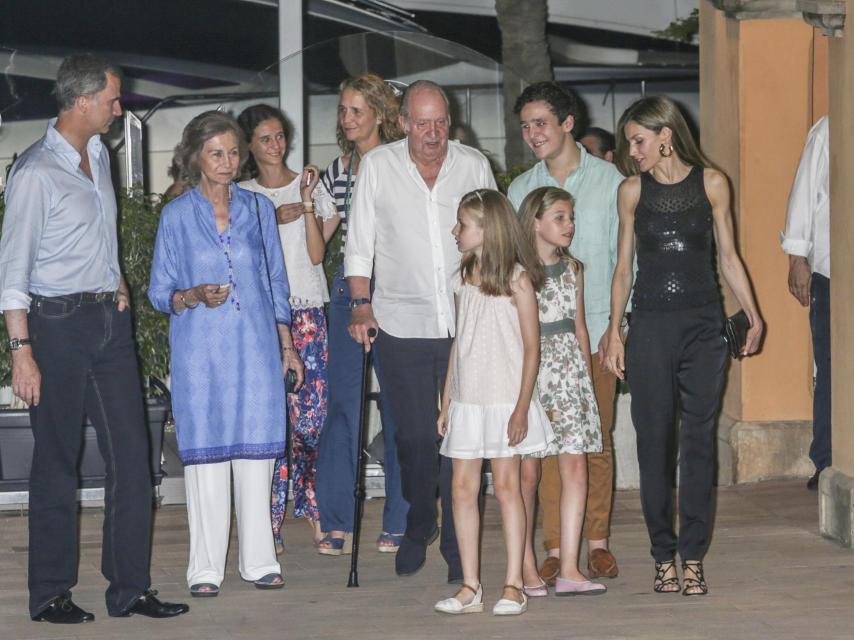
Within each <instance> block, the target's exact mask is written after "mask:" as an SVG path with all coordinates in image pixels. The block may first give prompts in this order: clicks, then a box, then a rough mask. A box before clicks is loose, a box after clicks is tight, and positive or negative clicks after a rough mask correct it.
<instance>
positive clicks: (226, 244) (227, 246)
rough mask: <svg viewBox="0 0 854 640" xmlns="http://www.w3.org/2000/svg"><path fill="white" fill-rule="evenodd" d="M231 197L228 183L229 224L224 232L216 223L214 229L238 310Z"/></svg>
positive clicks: (231, 297)
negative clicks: (232, 258)
mask: <svg viewBox="0 0 854 640" xmlns="http://www.w3.org/2000/svg"><path fill="white" fill-rule="evenodd" d="M231 197H232V189H231V185H230V184H229V185H228V205H229V206H228V225H227V226H226V227H225V229H223V230H222V233H220V232H219V231H216V224H214V231H216V235H217V237H218V238H219V246H220V248H221V249H222V252H223V254H224V255H225V262H226V265H227V266H228V287H229V296H228V297H229V299H230V300H231V306H233V307H234V308H235V310H236V311H240V301H239V300H238V298H237V280H235V278H234V263H233V262H232V260H231V253H232V246H231ZM193 208H194V209H195V208H196V203H195V201H194V202H193Z"/></svg>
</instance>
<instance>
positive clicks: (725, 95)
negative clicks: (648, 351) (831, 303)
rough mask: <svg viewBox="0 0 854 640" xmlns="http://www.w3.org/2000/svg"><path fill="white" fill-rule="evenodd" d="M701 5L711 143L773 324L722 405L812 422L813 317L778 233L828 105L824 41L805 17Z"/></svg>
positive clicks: (754, 415) (740, 366)
mask: <svg viewBox="0 0 854 640" xmlns="http://www.w3.org/2000/svg"><path fill="white" fill-rule="evenodd" d="M700 7H701V18H700V24H701V29H702V31H701V38H700V42H701V45H700V58H701V65H700V86H701V90H700V98H701V99H700V105H701V126H702V132H703V134H702V135H703V145H704V147H705V149H706V150H707V151H708V152H709V154H710V155H711V157H712V159H713V160H715V161H716V162H718V163H719V164H720V165H721V166H722V167H723V168H724V169H725V170H726V171H727V173H728V174H729V175H730V177H731V179H732V181H733V187H734V189H735V197H734V205H735V210H734V215H735V223H736V234H737V241H738V246H739V249H740V252H741V256H742V259H743V260H744V263H745V266H746V267H747V270H748V273H749V275H750V278H751V280H752V282H753V286H754V290H755V293H756V296H757V301H758V303H759V307H760V310H761V312H762V315H763V317H764V319H765V322H766V325H767V333H766V338H765V342H764V346H763V350H762V353H761V354H760V355H759V356H756V357H753V358H750V359H748V360H745V361H744V362H742V363H733V366H732V367H731V369H730V378H729V382H728V386H727V391H726V395H725V398H724V411H725V412H726V413H727V414H729V415H730V416H732V417H733V418H735V419H738V420H744V421H769V420H809V419H811V415H812V398H811V394H810V385H811V377H812V354H811V352H810V338H809V335H810V334H809V324H808V318H807V312H806V310H805V309H803V308H802V307H800V305H798V303H797V302H796V301H795V300H794V298H792V297H791V295H790V294H789V293H788V289H787V285H786V276H787V272H788V261H787V258H786V256H785V255H784V254H783V253H782V251H781V249H780V238H779V233H780V231H781V230H782V229H783V227H784V225H785V217H786V202H787V199H788V194H789V189H790V187H791V183H792V179H793V177H794V174H795V169H796V167H797V163H798V159H799V158H800V153H801V150H802V148H803V143H804V140H805V138H806V134H807V131H808V130H809V128H810V126H811V125H812V122H813V121H814V119H816V118H817V117H819V116H820V115H822V114H821V113H816V112H818V111H821V110H823V109H826V104H827V98H826V80H824V81H822V78H826V69H827V64H826V49H822V44H819V45H818V46H817V47H816V46H814V45H815V43H816V42H817V40H816V39H815V38H814V34H813V29H812V28H811V27H809V26H808V25H806V24H805V23H804V22H803V21H802V20H795V19H787V20H748V21H742V22H738V21H735V20H731V19H727V18H725V17H724V15H723V14H722V13H721V12H718V11H715V10H714V9H712V8H711V7H710V5H709V4H708V3H705V2H703V3H701V4H700ZM822 56H823V57H824V60H825V62H824V63H823V65H824V69H823V70H821V69H819V66H820V65H821V64H822V63H821V59H822ZM814 59H816V60H818V64H817V65H815V66H814V65H813V63H812V61H813V60H814ZM814 70H815V72H814ZM822 86H824V87H825V88H824V89H822ZM725 295H726V306H727V310H728V312H732V311H734V310H735V309H737V308H738V303H737V302H736V301H735V298H734V296H732V294H731V292H729V291H727V290H726V287H725Z"/></svg>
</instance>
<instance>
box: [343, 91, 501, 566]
mask: <svg viewBox="0 0 854 640" xmlns="http://www.w3.org/2000/svg"><path fill="white" fill-rule="evenodd" d="M450 123H451V119H450V114H449V111H448V99H447V96H446V95H445V93H444V92H443V91H442V89H441V88H440V87H439V86H438V85H436V84H434V83H432V82H429V81H424V80H421V81H417V82H414V83H413V84H412V85H410V87H409V88H408V89H407V91H406V95H405V96H404V98H403V104H402V107H401V116H400V124H401V127H402V128H403V130H404V132H405V133H406V138H404V139H403V140H400V141H398V142H393V143H391V144H387V145H383V146H380V147H377V148H376V149H374V150H373V151H371V152H370V153H368V154H367V155H366V156H365V157H364V158H363V159H362V165H361V167H360V168H359V177H358V179H357V181H356V187H355V191H354V195H353V205H352V207H353V211H352V214H351V220H350V227H349V230H348V237H347V248H346V253H345V257H344V272H345V275H346V277H347V281H348V284H349V285H350V292H351V296H352V302H351V306H352V309H353V311H352V317H351V320H350V334H351V335H352V336H353V338H354V339H355V340H356V341H358V342H360V343H362V344H364V345H365V349H370V345H371V340H370V339H369V337H368V330H369V329H371V328H376V329H378V330H379V335H378V336H377V338H376V341H375V344H374V346H375V347H376V350H375V357H376V358H377V360H378V361H379V362H380V364H381V366H380V372H381V374H380V376H381V377H380V387H381V389H382V393H384V394H388V395H387V398H388V400H389V407H390V411H391V412H392V418H393V420H394V421H395V423H396V424H397V425H398V432H397V447H398V457H399V461H400V471H401V484H402V489H403V497H404V498H405V499H406V500H407V501H408V502H409V513H408V514H407V519H406V535H405V536H404V539H403V540H402V542H401V545H400V549H399V550H398V552H397V558H396V562H395V570H396V571H397V573H398V575H410V574H413V573H415V572H416V571H418V570H419V569H420V568H421V567H422V566H423V564H424V559H425V557H426V552H427V545H428V544H430V542H432V541H433V540H434V539H435V537H436V535H437V528H436V487H437V483H438V484H439V493H440V496H441V498H442V539H441V544H440V549H441V551H442V555H443V556H444V558H445V561H446V562H447V563H448V581H449V582H458V581H460V580H462V570H461V568H460V561H459V552H458V550H457V542H456V536H455V535H454V528H453V518H452V516H451V482H450V480H451V465H450V461H449V460H447V459H444V458H441V457H440V456H439V446H438V436H437V434H436V418H437V415H438V406H439V403H438V400H439V393H440V390H441V389H442V388H443V386H444V382H445V374H446V371H447V367H448V354H449V351H450V347H451V340H452V338H453V336H454V328H455V327H454V320H455V318H454V300H453V290H452V287H451V278H452V277H453V275H454V273H455V272H456V271H457V268H458V267H459V262H460V253H459V251H458V250H457V247H456V244H455V242H454V238H453V236H452V235H451V229H452V228H453V227H454V224H455V223H456V216H457V205H458V204H459V202H460V199H461V198H462V196H463V195H465V194H466V193H467V192H469V191H472V190H474V189H479V188H492V189H494V188H495V180H494V178H493V176H492V171H491V169H490V167H489V162H488V161H487V159H486V158H485V157H484V156H483V154H481V153H480V152H479V151H477V150H475V149H472V148H470V147H467V146H465V145H462V144H460V143H458V142H455V141H449V140H448V131H449V128H450ZM372 272H373V274H374V276H375V278H376V288H375V291H374V295H373V298H371V297H370V279H371V274H372Z"/></svg>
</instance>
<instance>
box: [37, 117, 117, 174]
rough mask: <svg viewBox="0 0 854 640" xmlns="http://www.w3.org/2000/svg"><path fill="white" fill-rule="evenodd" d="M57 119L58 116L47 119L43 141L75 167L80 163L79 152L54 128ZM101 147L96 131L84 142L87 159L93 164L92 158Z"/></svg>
mask: <svg viewBox="0 0 854 640" xmlns="http://www.w3.org/2000/svg"><path fill="white" fill-rule="evenodd" d="M57 120H58V118H51V119H50V120H48V123H47V131H46V132H45V141H46V142H47V145H48V147H50V148H51V149H52V150H53V151H54V152H56V153H58V154H59V155H61V156H63V157H65V158H67V159H68V160H69V161H70V162H72V163H73V164H74V166H75V167H76V166H78V165H79V164H80V160H81V158H80V154H79V153H78V152H77V149H75V148H74V147H73V146H71V143H70V142H69V141H68V140H66V138H65V136H63V135H62V134H61V133H60V132H59V131H57V130H56V121H57ZM103 148H104V143H103V142H101V136H100V135H99V134H97V133H96V134H95V135H94V136H92V137H91V138H89V142H87V143H86V149H87V150H88V151H89V160H90V162H92V164H94V160H96V159H97V158H99V157H100V156H101V151H102V150H103Z"/></svg>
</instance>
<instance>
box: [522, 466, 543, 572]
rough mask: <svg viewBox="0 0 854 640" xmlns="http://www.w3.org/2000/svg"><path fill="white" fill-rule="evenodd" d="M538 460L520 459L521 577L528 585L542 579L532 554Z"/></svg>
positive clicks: (538, 476)
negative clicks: (522, 527)
mask: <svg viewBox="0 0 854 640" xmlns="http://www.w3.org/2000/svg"><path fill="white" fill-rule="evenodd" d="M540 470H541V465H540V460H539V459H538V458H526V459H524V460H522V502H523V503H524V504H525V555H524V559H523V560H522V578H523V580H524V582H525V584H526V585H527V586H529V587H534V586H537V585H539V584H540V583H541V582H542V580H541V579H540V574H539V572H538V571H537V556H536V555H535V554H534V528H535V526H536V523H537V518H536V510H537V487H538V486H539V484H540Z"/></svg>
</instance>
